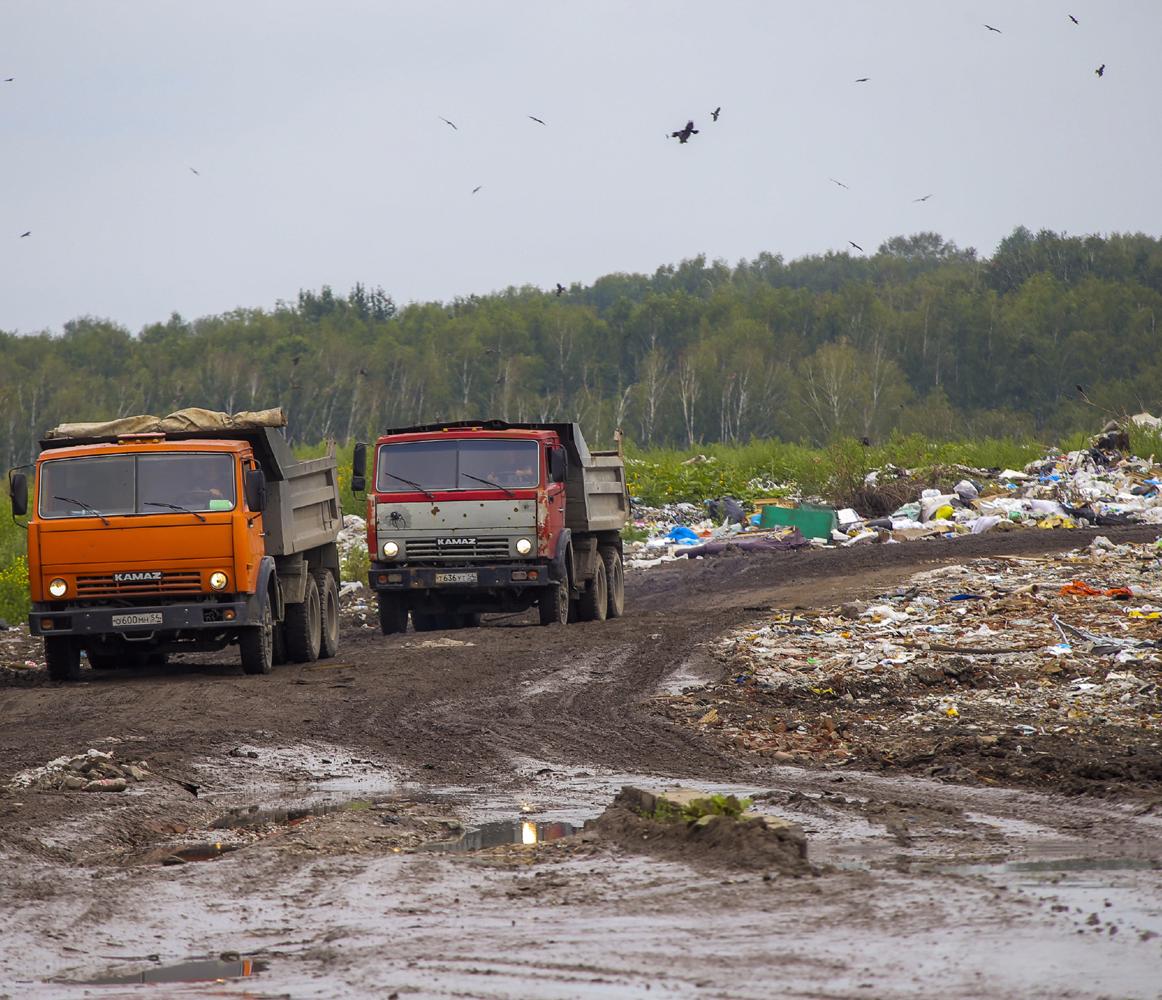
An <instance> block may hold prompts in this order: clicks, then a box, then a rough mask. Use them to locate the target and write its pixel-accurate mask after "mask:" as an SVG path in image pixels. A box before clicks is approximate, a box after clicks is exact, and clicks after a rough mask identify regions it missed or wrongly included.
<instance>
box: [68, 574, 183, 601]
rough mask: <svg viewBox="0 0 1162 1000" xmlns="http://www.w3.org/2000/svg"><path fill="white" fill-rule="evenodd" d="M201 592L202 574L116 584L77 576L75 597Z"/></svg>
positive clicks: (110, 580)
mask: <svg viewBox="0 0 1162 1000" xmlns="http://www.w3.org/2000/svg"><path fill="white" fill-rule="evenodd" d="M201 590H202V574H201V573H199V572H193V573H164V574H163V575H162V578H161V579H160V580H131V581H122V582H118V581H115V580H114V579H113V576H112V574H110V575H108V576H78V577H77V596H78V597H93V596H95V595H98V594H119V595H126V594H197V593H200V592H201Z"/></svg>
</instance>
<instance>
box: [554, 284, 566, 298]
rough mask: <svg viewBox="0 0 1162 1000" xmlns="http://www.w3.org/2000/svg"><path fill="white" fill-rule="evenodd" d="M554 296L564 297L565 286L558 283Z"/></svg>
mask: <svg viewBox="0 0 1162 1000" xmlns="http://www.w3.org/2000/svg"><path fill="white" fill-rule="evenodd" d="M554 294H555V295H564V294H565V286H564V285H562V284H561V283H560V282H559V281H558V282H557V290H556V292H555V293H554Z"/></svg>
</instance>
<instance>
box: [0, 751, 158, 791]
mask: <svg viewBox="0 0 1162 1000" xmlns="http://www.w3.org/2000/svg"><path fill="white" fill-rule="evenodd" d="M149 777H150V772H149V769H148V767H147V765H146V763H145V761H143V760H139V761H136V762H130V763H125V764H118V763H117V762H116V761H115V760H114V758H113V754H111V753H105V752H104V751H103V750H93V749H90V750H87V751H86V752H85V753H83V754H78V755H76V756H64V757H57V758H56V759H55V760H50V761H49V762H48V763H47V764H45V765H43V766H41V767H37V768H32V769H31V770H28V771H22V772H21V773H20V774H17V775H16V776H15V777H14V778H13V779H12V781H11V782H9V785H8V787H9V788H11V789H40V790H45V791H62V792H123V791H125V790H126V789H127V788H128V787H129V786H130V785H131V784H133V783H134V782H139V781H145V780H147V779H148V778H149Z"/></svg>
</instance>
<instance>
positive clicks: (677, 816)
mask: <svg viewBox="0 0 1162 1000" xmlns="http://www.w3.org/2000/svg"><path fill="white" fill-rule="evenodd" d="M750 806H751V800H750V799H740V798H738V797H737V796H735V795H723V794H721V793H719V792H716V793H714V794H713V795H707V796H706V797H705V798H701V799H693V800H692V801H690V802H687V803H686V804H685V805H684V806H682V807H681V808H680V809H679V808H678V807H676V806H675V805H674V804H673V803H671V802H670V801H669V800H667V799H664V798H663V799H658V803H657V805H656V806H655V807H654V811H653V813H652V814H651V817H650V818H651V819H655V820H657V821H658V822H659V823H676V822H682V823H697V822H698V820H700V819H701V818H702V817H703V816H729V817H730V818H731V819H738V818H739V817H740V816H741V815H742V814H743V813H744V812H746V811H747V809H749V808H750Z"/></svg>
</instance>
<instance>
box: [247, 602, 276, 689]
mask: <svg viewBox="0 0 1162 1000" xmlns="http://www.w3.org/2000/svg"><path fill="white" fill-rule="evenodd" d="M238 650H239V652H240V653H241V654H242V672H243V673H245V674H269V673H270V671H271V669H272V668H273V667H274V616H273V615H272V614H271V611H270V593H269V592H267V593H265V594H263V595H262V611H261V613H260V618H259V622H258V624H257V625H249V626H247V627H246V628H244V629H243V630H242V634H241V635H239V636H238Z"/></svg>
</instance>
